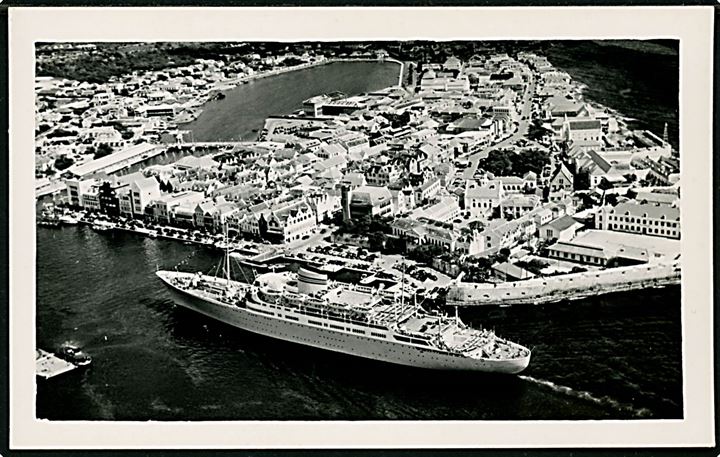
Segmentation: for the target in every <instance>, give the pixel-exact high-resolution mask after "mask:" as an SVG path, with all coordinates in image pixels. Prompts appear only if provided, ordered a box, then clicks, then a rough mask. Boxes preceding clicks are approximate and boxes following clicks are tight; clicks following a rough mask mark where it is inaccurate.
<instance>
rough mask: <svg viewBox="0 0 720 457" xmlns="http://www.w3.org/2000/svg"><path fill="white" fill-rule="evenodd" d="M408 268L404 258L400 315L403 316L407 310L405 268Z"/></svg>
mask: <svg viewBox="0 0 720 457" xmlns="http://www.w3.org/2000/svg"><path fill="white" fill-rule="evenodd" d="M406 269H407V264H406V263H405V261H404V260H403V272H402V280H401V283H400V317H402V315H403V313H404V312H405V270H406Z"/></svg>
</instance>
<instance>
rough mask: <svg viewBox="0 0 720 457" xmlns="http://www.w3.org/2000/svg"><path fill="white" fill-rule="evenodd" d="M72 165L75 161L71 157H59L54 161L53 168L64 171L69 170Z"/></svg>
mask: <svg viewBox="0 0 720 457" xmlns="http://www.w3.org/2000/svg"><path fill="white" fill-rule="evenodd" d="M74 163H75V161H74V160H73V159H72V158H71V157H67V156H60V157H58V158H57V159H55V168H57V169H58V170H65V169H67V168H70V167H71V166H72V164H74Z"/></svg>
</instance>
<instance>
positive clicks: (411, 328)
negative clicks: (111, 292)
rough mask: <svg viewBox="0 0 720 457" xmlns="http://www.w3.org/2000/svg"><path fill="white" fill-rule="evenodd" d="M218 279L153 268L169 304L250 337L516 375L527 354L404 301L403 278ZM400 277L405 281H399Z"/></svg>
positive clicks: (306, 272)
mask: <svg viewBox="0 0 720 457" xmlns="http://www.w3.org/2000/svg"><path fill="white" fill-rule="evenodd" d="M224 269H225V275H224V277H218V276H209V275H205V274H201V273H186V272H178V271H158V272H157V273H156V274H157V276H158V277H159V278H160V279H161V280H162V281H163V282H164V283H165V284H166V285H167V286H168V288H169V291H170V293H171V295H172V297H173V299H174V301H175V302H176V303H177V304H179V305H181V306H183V307H185V308H188V309H190V310H193V311H196V312H199V313H201V314H204V315H206V316H209V317H211V318H213V319H216V320H219V321H221V322H224V323H227V324H230V325H232V326H235V327H238V328H241V329H243V330H247V331H250V332H253V333H257V334H261V335H265V336H269V337H272V338H278V339H281V340H285V341H291V342H295V343H300V344H304V345H307V346H313V347H317V348H322V349H328V350H331V351H336V352H341V353H345V354H351V355H355V356H359V357H365V358H369V359H374V360H380V361H385V362H391V363H395V364H401V365H407V366H413V367H422V368H429V369H440V370H474V371H484V372H497V373H509V374H515V373H519V372H521V371H522V370H524V369H525V368H526V367H527V365H528V363H529V362H530V350H529V349H527V348H525V347H523V346H521V345H519V344H517V343H513V342H511V341H508V340H505V339H502V338H500V337H498V336H496V335H495V333H494V331H491V330H489V329H482V330H479V329H474V328H470V327H468V326H467V325H465V324H464V323H462V321H461V320H460V319H459V318H458V317H457V312H456V315H455V316H454V317H450V316H446V315H443V314H440V313H437V312H427V311H425V310H424V309H423V308H422V307H420V306H418V305H417V302H416V300H412V301H411V300H409V299H408V300H406V298H405V295H406V292H405V288H406V287H407V286H405V287H403V284H405V283H404V280H403V281H402V282H400V283H396V284H394V285H393V286H391V287H387V288H384V287H383V285H382V284H381V285H380V286H379V287H370V286H368V285H363V284H357V285H350V284H345V283H339V282H335V281H331V280H328V276H327V274H326V273H323V272H322V271H313V270H310V269H308V268H304V267H303V268H300V269H299V270H298V272H297V273H292V272H268V273H264V274H261V275H258V276H257V277H256V278H255V280H254V281H252V284H248V283H245V282H239V281H235V280H233V279H231V275H230V265H229V256H227V255H226V260H225V268H224ZM403 279H404V278H403Z"/></svg>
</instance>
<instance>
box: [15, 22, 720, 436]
mask: <svg viewBox="0 0 720 457" xmlns="http://www.w3.org/2000/svg"><path fill="white" fill-rule="evenodd" d="M239 17H242V14H240V15H239ZM681 49H684V48H683V43H682V40H681V39H680V38H677V37H673V35H672V34H668V35H667V36H655V37H639V38H613V37H609V38H603V37H594V36H591V35H590V36H587V37H574V38H573V39H569V38H551V37H549V38H542V37H539V38H535V39H527V38H520V37H514V36H506V37H504V38H497V37H491V38H484V37H482V36H478V38H477V39H470V38H452V39H450V38H446V37H439V38H433V37H432V34H428V37H427V38H425V37H423V36H422V34H419V35H417V34H416V36H414V37H408V38H397V39H387V38H385V39H377V38H368V39H347V38H344V37H338V38H336V39H303V38H296V39H286V38H282V39H271V38H268V39H253V38H251V39H244V38H243V37H242V33H238V36H237V38H232V37H228V38H226V39H222V40H218V39H207V40H202V39H194V38H192V37H189V38H188V39H182V40H181V39H154V40H143V39H136V40H133V39H124V40H118V39H114V38H113V36H112V35H108V39H97V38H95V39H73V40H62V39H57V40H56V39H45V38H43V36H40V37H39V38H38V39H36V40H34V41H33V43H32V54H33V55H32V56H31V58H32V65H33V71H34V76H33V77H32V78H33V79H32V86H33V103H34V111H33V107H30V106H28V107H27V108H26V109H27V110H28V111H29V112H30V113H32V117H33V118H34V124H33V127H32V128H33V131H34V140H33V145H34V151H32V152H31V151H23V154H26V155H28V156H32V160H33V164H34V182H33V186H34V196H35V200H34V201H35V204H34V208H33V214H32V215H31V217H32V218H33V220H34V224H33V225H32V227H33V229H32V230H33V231H34V232H33V234H32V238H31V239H34V248H32V249H31V250H29V251H28V252H34V258H33V259H31V261H32V262H34V264H35V273H34V277H33V279H34V280H33V282H34V284H33V285H32V286H31V287H32V288H34V301H33V302H28V303H24V305H23V306H25V307H31V308H32V312H33V316H34V317H33V319H34V328H33V329H32V333H31V334H32V335H33V340H34V341H33V343H34V352H35V376H34V380H35V381H34V382H35V386H34V394H33V395H34V404H33V410H32V411H31V412H30V413H31V415H32V416H33V417H34V419H35V420H37V421H40V422H41V423H44V424H46V425H47V424H58V423H66V424H71V423H76V421H90V422H93V423H108V424H109V423H118V422H120V423H122V422H141V423H142V422H147V421H154V422H158V421H159V422H163V423H173V422H188V421H190V422H194V423H195V422H199V423H202V422H213V421H230V422H232V421H257V422H258V423H262V422H264V421H283V422H288V423H289V422H295V421H299V422H302V423H308V422H312V423H317V424H323V423H329V422H332V421H351V422H355V423H363V422H365V421H372V422H377V421H380V424H381V426H382V427H392V426H393V423H398V422H399V423H404V422H406V421H418V422H421V423H422V422H427V423H435V422H438V421H473V423H475V422H474V421H480V422H479V423H480V424H482V422H483V421H488V422H492V423H500V425H502V423H515V422H516V421H520V422H533V423H536V422H540V423H542V422H545V423H554V422H556V421H574V423H586V422H595V423H602V422H603V421H606V422H612V423H634V422H637V423H644V424H646V423H648V421H658V422H659V423H664V424H669V423H675V422H682V421H683V420H684V419H687V418H688V415H687V414H688V413H687V411H688V409H687V405H688V399H687V395H688V390H687V387H688V384H687V382H688V380H687V373H686V371H685V370H686V368H687V365H688V363H690V361H692V360H693V359H692V358H691V357H692V353H689V351H688V350H687V346H686V344H687V340H686V338H687V332H688V329H687V327H684V326H683V323H684V322H686V319H687V311H688V310H687V308H686V306H687V304H686V301H687V297H688V296H689V295H688V294H689V291H688V289H687V288H686V285H685V281H686V275H687V270H686V268H687V266H688V264H687V262H686V261H683V260H684V259H685V253H686V252H687V251H686V249H687V246H686V244H693V242H694V241H693V239H689V238H688V236H687V232H686V225H687V224H689V223H694V224H696V225H702V224H704V222H702V220H700V221H698V220H697V218H693V219H688V217H687V214H686V212H685V211H686V208H687V207H688V206H687V203H688V200H686V199H687V198H688V197H687V195H688V193H690V195H691V196H692V195H693V194H692V192H693V191H692V190H688V188H693V187H695V186H698V185H699V184H698V182H695V181H694V179H695V177H691V176H688V175H687V174H686V173H684V169H683V167H685V164H686V158H685V156H686V155H687V154H697V156H698V157H703V156H704V155H705V152H703V151H702V149H699V150H692V151H688V150H687V149H686V148H684V147H683V146H684V145H685V142H684V141H683V140H682V138H683V135H684V133H683V129H684V128H685V125H686V120H685V118H684V117H683V115H684V111H683V110H682V109H681V107H682V104H683V95H682V94H681V81H682V78H681V67H682V62H681V59H682V57H683V56H682V53H681ZM30 77H31V76H30V75H28V78H30ZM26 84H29V83H27V82H26ZM681 126H682V128H681ZM707 134H708V135H709V131H708V133H707ZM16 154H18V152H17V151H11V157H14V156H15V155H16ZM707 157H709V152H708V153H707ZM696 159H697V157H696ZM681 165H682V166H681ZM681 177H682V179H681ZM698 179H699V178H698ZM688 181H690V182H688ZM695 193H697V192H695ZM690 203H699V201H698V200H695V201H691V202H690ZM710 216H711V215H710V214H705V217H706V221H708V222H707V223H709V221H710V219H711V217H710ZM708 255H709V254H708ZM695 264H696V265H702V262H699V263H695ZM707 268H709V267H707ZM693 291H694V292H697V293H700V292H702V290H700V289H699V288H698V289H693ZM703 300H705V301H703ZM707 300H709V298H703V299H702V300H700V301H698V302H696V305H697V306H700V305H701V306H702V308H703V312H705V313H708V314H707V315H709V313H710V310H709V308H710V302H709V301H707ZM691 331H692V330H691ZM702 331H703V330H702V328H701V327H698V332H702ZM689 357H690V358H689ZM24 379H27V378H24ZM618 421H619V422H618ZM383 424H384V425H383ZM508 441H512V436H509V437H508ZM476 444H477V446H482V445H483V443H482V442H478V443H476Z"/></svg>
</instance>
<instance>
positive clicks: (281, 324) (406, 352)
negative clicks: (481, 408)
mask: <svg viewBox="0 0 720 457" xmlns="http://www.w3.org/2000/svg"><path fill="white" fill-rule="evenodd" d="M158 276H160V278H161V279H162V280H163V282H164V283H165V285H166V286H167V287H168V289H169V292H170V294H171V296H172V298H173V300H174V302H175V303H177V304H178V305H180V306H182V307H184V308H187V309H189V310H192V311H195V312H198V313H200V314H203V315H205V316H208V317H210V318H213V319H215V320H218V321H221V322H224V323H226V324H229V325H232V326H234V327H237V328H240V329H243V330H246V331H249V332H252V333H256V334H259V335H263V336H268V337H271V338H276V339H280V340H283V341H289V342H293V343H299V344H303V345H306V346H311V347H315V348H320V349H327V350H330V351H334V352H340V353H343V354H349V355H354V356H358V357H363V358H367V359H372V360H379V361H383V362H389V363H394V364H399V365H405V366H412V367H419V368H427V369H434V370H463V371H481V372H491V373H506V374H516V373H519V372H521V371H522V370H524V369H525V368H526V367H527V365H528V364H529V362H530V356H527V357H522V358H516V359H510V360H497V359H474V358H468V357H463V356H460V355H454V354H449V353H446V352H443V351H440V350H435V349H431V348H423V347H417V346H414V345H409V344H405V343H401V342H398V341H393V340H392V337H390V336H388V338H387V339H376V338H370V337H368V336H363V335H355V334H353V333H351V332H344V331H337V330H334V329H331V328H328V327H323V326H316V325H310V324H309V323H307V322H302V317H300V316H297V315H291V313H278V314H282V317H278V316H268V315H264V314H262V313H260V312H258V311H256V310H252V309H249V308H246V307H238V306H233V305H228V304H225V303H223V302H220V301H217V300H214V299H210V298H206V297H201V296H197V295H195V294H194V293H192V292H188V291H185V290H182V289H179V288H177V287H176V286H175V285H173V284H172V283H171V282H170V281H168V279H167V278H165V277H163V276H162V275H160V274H159V275H158ZM288 316H289V317H288ZM293 318H296V319H298V321H293V320H292V319H293ZM368 333H369V330H368Z"/></svg>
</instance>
